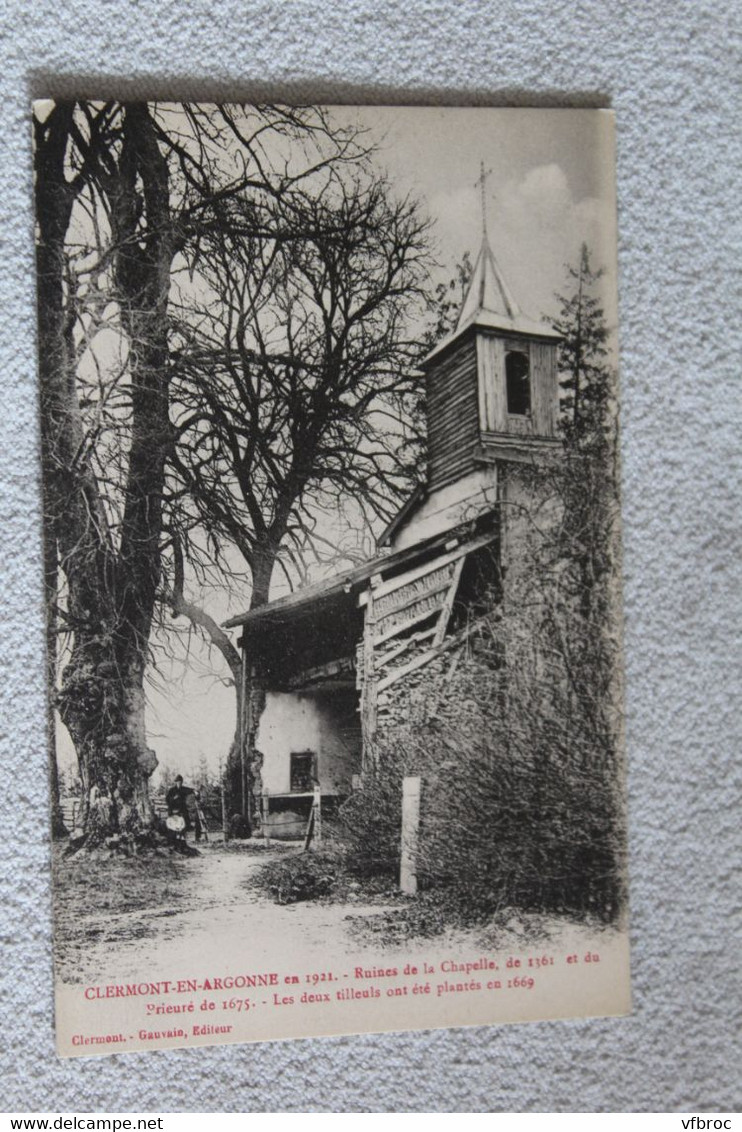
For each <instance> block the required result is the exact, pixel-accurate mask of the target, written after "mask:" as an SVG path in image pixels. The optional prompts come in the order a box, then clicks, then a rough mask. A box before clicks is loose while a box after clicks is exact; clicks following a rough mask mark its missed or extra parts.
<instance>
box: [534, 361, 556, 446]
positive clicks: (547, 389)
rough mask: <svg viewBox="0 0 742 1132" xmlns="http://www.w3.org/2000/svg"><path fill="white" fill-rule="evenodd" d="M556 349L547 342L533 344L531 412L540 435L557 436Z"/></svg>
mask: <svg viewBox="0 0 742 1132" xmlns="http://www.w3.org/2000/svg"><path fill="white" fill-rule="evenodd" d="M557 402H558V388H557V380H556V350H555V347H554V346H552V345H550V344H549V343H547V342H534V343H532V345H531V412H532V416H533V425H534V431H535V432H536V434H537V435H538V436H556V432H557V412H558V404H557Z"/></svg>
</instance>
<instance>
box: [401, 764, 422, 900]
mask: <svg viewBox="0 0 742 1132" xmlns="http://www.w3.org/2000/svg"><path fill="white" fill-rule="evenodd" d="M420 781H421V780H420V779H419V778H413V777H410V776H408V777H406V778H404V779H403V780H402V859H401V861H400V866H399V887H400V888H401V890H402V892H406V893H407V895H408V896H414V895H415V893H416V892H417V840H418V830H419V828H420Z"/></svg>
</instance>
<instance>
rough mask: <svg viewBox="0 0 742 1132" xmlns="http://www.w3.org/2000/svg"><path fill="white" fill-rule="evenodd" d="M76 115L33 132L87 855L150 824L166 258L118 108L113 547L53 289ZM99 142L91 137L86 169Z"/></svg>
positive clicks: (48, 499)
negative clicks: (119, 424) (119, 389)
mask: <svg viewBox="0 0 742 1132" xmlns="http://www.w3.org/2000/svg"><path fill="white" fill-rule="evenodd" d="M73 113H74V108H73V107H72V106H71V105H68V104H60V105H58V106H56V107H55V108H54V109H53V110H52V112H51V114H50V115H49V117H48V118H47V120H46V122H45V123H42V124H40V125H39V127H38V128H37V149H36V172H37V178H36V191H37V216H38V224H39V246H38V296H39V298H38V302H39V343H40V378H41V416H42V430H41V431H42V458H43V463H44V480H45V503H46V515H45V522H46V526H47V531H48V532H50V533H51V537H53V539H54V540H55V545H56V547H57V548H58V554H59V566H60V568H61V570H62V572H63V573H64V576H65V580H66V583H67V605H68V609H67V617H68V621H69V627H70V630H71V633H72V647H71V657H70V660H69V663H68V664H67V665H66V667H65V669H64V672H63V673H62V679H61V689H60V692H59V695H58V697H57V704H58V707H59V711H60V715H61V718H62V720H63V722H64V724H65V726H66V727H67V730H68V731H69V733H70V736H71V738H72V741H73V743H74V745H75V750H76V752H77V756H78V762H79V769H80V777H81V780H82V784H83V814H82V817H83V825H84V830H85V841H86V843H87V844H88V845H95V844H97V843H99V842H100V841H102V840H105V839H106V838H109V837H110V836H111V835H114V834H116V835H123V836H125V837H128V838H131V839H133V840H135V841H141V840H147V838H148V836H149V832H150V831H151V828H152V826H153V821H154V815H153V811H152V807H151V804H150V801H149V794H148V779H149V776H150V775H151V773H152V771H153V770H154V768H155V766H156V765H157V759H156V756H155V753H154V751H152V750H151V749H150V748H149V746H148V745H147V739H146V730H145V694H144V674H145V666H146V660H147V650H148V643H149V636H150V631H151V627H152V618H153V613H154V607H155V601H156V593H157V586H158V584H159V577H160V536H161V527H162V494H163V485H164V466H165V454H166V451H167V446H168V443H169V419H168V381H169V373H168V352H167V301H168V291H169V272H170V265H171V262H172V255H173V249H172V241H171V225H170V215H169V200H168V180H167V164H166V162H165V159H164V158H163V157H162V155H161V154H160V152H159V149H158V146H157V141H156V137H155V132H154V127H153V123H152V121H151V118H150V116H149V112H148V110H147V108H146V106H132V107H126V108H124V112H123V140H122V143H121V150H120V157H119V161H118V166H117V167H116V168H115V172H112V167H113V152H112V150H110V149H109V150H108V152H107V154H106V162H105V170H104V171H102V172H101V176H102V177H103V175H105V185H106V192H107V194H108V196H109V200H110V204H111V216H112V226H113V232H112V252H113V263H114V276H115V286H116V298H117V300H118V303H119V307H120V309H121V315H122V322H123V325H124V328H125V330H126V332H127V335H128V337H129V352H130V378H131V421H130V446H129V451H128V454H127V456H128V459H127V460H126V465H125V469H124V472H125V474H124V488H123V518H122V522H121V526H120V529H119V531H117V532H116V536H114V534H112V532H111V530H110V527H109V522H108V518H107V516H106V513H105V510H104V507H103V505H102V502H101V499H100V495H99V490H98V484H97V481H96V479H95V475H94V473H93V470H92V468H91V466H90V463H89V460H88V458H87V456H86V439H87V438H86V433H85V428H84V422H83V419H82V414H81V411H80V405H79V402H78V397H77V390H76V372H75V369H74V365H73V363H72V359H71V351H70V344H71V342H70V339H71V324H72V322H73V318H72V317H71V313H70V310H69V306H68V305H69V304H70V303H71V302H72V298H71V297H70V296H69V295H68V296H66V295H65V282H64V281H65V237H66V233H67V228H68V225H69V221H70V213H71V208H72V205H73V203H74V196H75V192H74V190H73V187H72V185H71V184H70V183H69V182H68V181H67V180H66V152H67V146H68V144H69V139H70V136H71V133H70V131H71V127H72V120H73V117H72V116H73ZM96 141H98V142H100V139H99V138H98V139H96V138H94V137H91V140H90V151H89V153H88V159H89V160H88V168H90V169H94V168H96V166H95V158H96V153H95V149H94V145H95V143H96ZM98 156H100V154H98ZM102 183H103V182H102ZM68 320H69V323H70V325H68ZM116 537H117V538H118V548H117V549H116V547H115V540H116Z"/></svg>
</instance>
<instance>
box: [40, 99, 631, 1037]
mask: <svg viewBox="0 0 742 1132" xmlns="http://www.w3.org/2000/svg"><path fill="white" fill-rule="evenodd" d="M34 142H35V149H34V154H35V157H34V160H35V193H36V221H37V255H38V322H39V359H40V362H39V373H40V385H41V414H42V420H41V435H42V461H43V492H44V519H45V570H46V575H45V582H46V590H45V592H46V613H47V628H48V633H47V641H48V672H49V688H50V696H49V728H48V729H49V742H50V751H51V754H50V785H51V813H52V826H53V838H52V855H53V862H52V871H53V897H54V939H55V980H56V983H55V985H56V1031H57V1048H58V1051H59V1053H60V1054H61V1055H63V1056H74V1055H96V1054H104V1053H114V1052H117V1053H118V1052H122V1051H128V1050H141V1049H162V1048H167V1047H172V1046H194V1045H205V1044H213V1043H223V1042H246V1041H255V1040H260V1039H270V1038H286V1037H302V1036H310V1035H322V1034H341V1033H354V1032H355V1033H360V1032H365V1031H380V1030H402V1029H413V1028H415V1029H416V1028H429V1027H440V1026H463V1025H481V1024H491V1023H499V1022H507V1021H524V1020H528V1019H554V1018H570V1017H581V1016H586V1015H613V1014H621V1013H625V1012H627V1011H628V1010H629V1009H630V992H629V960H628V942H627V903H626V897H627V891H626V889H627V886H626V871H625V811H624V770H623V725H622V664H621V619H620V608H621V605H620V533H619V499H618V481H619V475H618V452H617V387H616V380H617V379H616V363H617V345H616V322H617V315H616V233H615V196H614V176H615V174H614V139H613V117H612V115H611V114H610V113H607V112H602V111H590V110H574V111H571V110H488V109H439V108H384V107H373V108H370V107H369V108H358V107H352V108H350V107H289V106H260V107H251V106H242V105H225V106H205V105H192V104H182V105H181V104H144V103H131V104H127V103H118V102H59V103H52V102H39V103H36V104H35V106H34Z"/></svg>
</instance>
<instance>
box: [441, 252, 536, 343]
mask: <svg viewBox="0 0 742 1132" xmlns="http://www.w3.org/2000/svg"><path fill="white" fill-rule="evenodd" d="M485 311H486V312H487V313H488V314H491V315H495V316H498V315H499V316H500V318H506V319H508V321H512V320H513V319H515V318H517V317H518V315H519V314H520V313H521V311H520V307H519V306H518V304H517V303H516V301H515V299H514V298H513V296H512V293H511V291H510V288H509V287H508V285H507V283H506V282H505V277H504V275H503V274H502V271H501V270H500V265H499V264H498V262H497V260H496V259H495V257H494V255H493V253H492V248H491V247H490V245H489V240H488V239H487V236H486V234H484V235H483V236H482V246H481V248H480V249H479V255H478V256H477V262H476V263H475V264H474V270H473V272H472V276H471V280H470V281H469V289H468V291H467V292H466V298H465V299H464V302H463V304H462V307H461V310H460V311H459V317H458V319H457V321H456V331H455V332H456V333H458V331H459V330H462V329H463V327H464V326H466V325H467V324H468V323H469V322H471V321H472V319H475V318H476V317H477V316H478V315H479V314H480V313H483V312H485Z"/></svg>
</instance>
